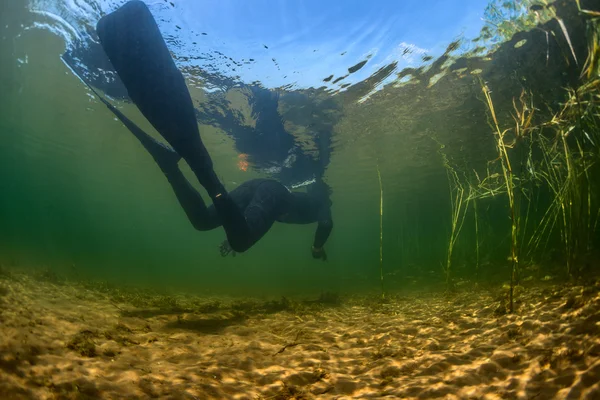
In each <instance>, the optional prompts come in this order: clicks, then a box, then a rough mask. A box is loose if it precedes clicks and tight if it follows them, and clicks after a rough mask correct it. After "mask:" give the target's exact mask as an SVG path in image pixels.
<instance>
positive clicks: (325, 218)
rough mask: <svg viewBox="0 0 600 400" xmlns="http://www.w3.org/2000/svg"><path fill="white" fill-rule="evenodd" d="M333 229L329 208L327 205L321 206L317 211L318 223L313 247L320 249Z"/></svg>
mask: <svg viewBox="0 0 600 400" xmlns="http://www.w3.org/2000/svg"><path fill="white" fill-rule="evenodd" d="M332 229H333V220H332V219H331V207H330V206H329V205H326V206H323V207H322V208H321V210H320V211H319V221H318V225H317V232H315V241H314V243H313V246H314V247H316V248H321V247H323V246H324V245H325V242H326V241H327V239H328V238H329V234H330V233H331V230H332Z"/></svg>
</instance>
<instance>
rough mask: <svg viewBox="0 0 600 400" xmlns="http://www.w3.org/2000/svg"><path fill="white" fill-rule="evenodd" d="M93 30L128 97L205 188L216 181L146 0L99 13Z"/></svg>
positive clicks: (179, 78)
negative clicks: (98, 18)
mask: <svg viewBox="0 0 600 400" xmlns="http://www.w3.org/2000/svg"><path fill="white" fill-rule="evenodd" d="M96 30H97V32H98V36H99V38H100V42H101V44H102V47H103V48H104V51H105V52H106V54H107V56H108V58H109V59H110V61H111V63H112V65H113V67H114V68H115V70H116V71H117V73H118V74H119V77H120V78H121V81H122V82H123V84H124V85H125V87H126V88H127V92H128V93H129V97H130V98H131V100H132V101H133V102H134V103H135V104H136V105H137V107H138V108H139V110H140V111H141V112H142V114H144V116H145V117H146V118H147V119H148V121H150V123H151V124H152V125H153V126H154V128H156V130H157V131H158V132H159V133H160V134H161V135H162V136H163V137H164V138H165V140H166V141H167V142H168V143H169V144H170V145H171V147H173V149H175V151H176V152H177V153H178V154H180V155H181V156H182V157H183V158H184V159H185V160H186V162H187V163H188V164H189V165H190V168H191V169H192V170H193V171H194V172H195V174H196V176H197V177H198V179H199V181H200V183H201V184H202V185H203V186H204V187H205V188H206V189H207V190H208V191H209V192H210V191H211V187H212V186H215V185H217V186H220V183H218V182H215V178H216V174H215V173H214V171H213V167H212V160H211V158H210V155H209V154H208V151H207V150H206V148H205V147H204V144H203V143H202V141H201V139H200V132H199V130H198V123H197V121H196V115H195V111H194V107H193V103H192V99H191V96H190V93H189V91H188V88H187V86H186V84H185V80H184V78H183V75H182V74H181V72H180V71H179V69H178V68H177V66H176V65H175V62H174V61H173V58H172V57H171V54H170V52H169V49H168V48H167V45H166V43H165V40H164V39H163V37H162V35H161V33H160V30H159V29H158V25H157V24H156V21H155V20H154V17H153V16H152V14H151V13H150V10H149V9H148V7H147V6H146V4H144V3H143V2H142V1H139V0H133V1H129V2H127V3H125V5H123V6H122V7H120V8H119V9H117V10H116V11H114V12H112V13H110V14H107V15H105V16H103V17H102V18H101V19H100V20H99V21H98V24H97V26H96ZM217 181H218V179H217ZM207 186H209V187H207Z"/></svg>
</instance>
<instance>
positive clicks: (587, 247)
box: [434, 8, 600, 312]
mask: <svg viewBox="0 0 600 400" xmlns="http://www.w3.org/2000/svg"><path fill="white" fill-rule="evenodd" d="M580 13H581V15H583V16H585V17H586V29H587V38H588V44H587V46H588V52H587V53H588V56H587V59H586V60H585V63H584V64H583V65H582V66H581V74H580V80H579V82H578V84H577V85H576V86H575V87H567V88H566V89H564V100H563V101H562V102H560V105H559V107H558V109H555V108H553V107H552V106H551V105H549V104H546V103H544V102H543V101H540V100H539V98H538V97H536V94H535V93H534V92H532V91H530V90H526V89H523V90H522V92H521V95H520V96H518V97H517V98H513V99H512V109H511V110H498V109H497V107H496V105H495V103H494V93H493V92H492V90H491V89H490V88H489V86H488V85H487V83H486V82H484V81H483V80H482V79H481V78H479V82H480V87H481V93H482V96H481V101H483V102H484V104H485V105H486V108H487V112H488V125H489V131H487V132H488V133H486V134H487V135H491V136H493V141H494V144H495V148H496V155H497V158H494V159H491V160H489V161H488V162H487V165H486V167H485V169H484V170H483V171H482V170H481V168H479V171H478V168H477V166H473V165H469V164H468V163H462V164H460V165H459V163H458V162H453V161H452V160H451V159H450V157H449V156H448V155H447V154H446V153H445V152H444V147H445V146H444V145H443V144H442V143H439V142H438V143H439V145H440V150H439V152H440V154H441V157H442V160H443V164H444V167H445V168H446V171H447V177H448V184H449V190H450V198H451V204H450V213H451V230H450V235H449V240H448V246H447V258H446V262H445V265H444V266H443V271H444V274H445V277H446V283H447V285H448V286H449V288H450V286H451V276H452V265H453V264H452V263H453V251H454V249H455V245H456V243H457V239H458V237H459V235H460V233H461V230H462V228H463V225H464V223H465V220H466V218H467V215H468V214H469V212H470V210H471V209H472V215H473V220H474V229H475V237H476V243H475V245H474V246H473V247H474V249H473V251H474V252H475V253H476V260H477V261H476V263H477V266H476V268H477V271H478V270H479V260H480V246H479V244H480V240H481V239H480V237H479V229H478V227H479V224H480V223H481V219H480V216H479V215H478V207H479V208H481V207H483V206H485V204H486V202H488V203H489V202H493V201H497V200H498V199H504V200H503V201H505V204H506V208H505V210H506V211H505V212H506V214H507V215H506V217H507V218H508V220H509V221H510V224H507V225H508V226H507V230H508V235H509V237H510V252H509V254H507V259H508V260H509V262H510V263H511V268H510V287H509V299H508V304H507V307H508V311H509V312H512V311H513V310H514V302H515V300H514V297H515V288H516V287H517V286H518V285H519V283H520V277H521V269H522V266H523V265H530V266H531V265H535V264H536V263H538V262H540V261H541V260H540V257H542V256H543V255H544V254H545V252H546V251H547V250H549V249H550V248H558V249H559V250H560V254H561V260H562V262H563V263H564V274H565V275H566V276H568V277H569V278H573V279H576V278H582V277H583V276H584V275H586V274H589V273H591V272H593V271H591V265H592V263H597V256H598V254H596V252H595V250H594V243H597V238H598V236H597V235H598V223H599V220H600V196H599V194H600V187H599V186H598V185H599V182H600V165H599V161H600V96H599V95H598V93H599V89H600V67H599V65H600V61H599V60H600V22H599V20H598V16H599V14H598V13H597V12H593V11H588V10H584V9H581V8H580ZM563 33H564V34H565V36H566V41H567V43H569V47H570V48H569V49H567V50H566V51H565V52H564V53H563V56H564V57H565V58H566V59H568V62H573V63H575V64H576V65H579V64H578V63H577V58H576V56H575V53H574V52H573V51H572V47H571V46H570V44H571V39H570V38H569V37H568V33H567V32H566V30H563ZM500 115H502V117H500ZM434 140H435V138H434ZM594 257H596V258H594Z"/></svg>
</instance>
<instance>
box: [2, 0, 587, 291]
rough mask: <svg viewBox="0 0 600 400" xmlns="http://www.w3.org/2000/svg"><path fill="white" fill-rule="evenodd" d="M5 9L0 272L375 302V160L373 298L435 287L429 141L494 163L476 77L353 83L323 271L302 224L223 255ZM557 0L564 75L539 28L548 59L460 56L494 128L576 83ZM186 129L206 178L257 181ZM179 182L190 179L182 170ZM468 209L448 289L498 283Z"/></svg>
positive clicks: (496, 203) (504, 266) (473, 160)
mask: <svg viewBox="0 0 600 400" xmlns="http://www.w3.org/2000/svg"><path fill="white" fill-rule="evenodd" d="M17 3H19V2H14V3H13V2H10V4H8V2H6V1H5V2H3V5H2V6H3V7H4V9H3V10H2V16H1V17H0V18H1V19H2V23H1V27H0V29H2V30H1V32H2V34H1V36H2V45H1V46H0V63H1V64H0V80H1V81H0V82H1V83H0V85H1V87H0V90H1V95H0V188H1V193H2V196H1V197H0V262H2V263H3V264H4V265H15V266H22V267H27V268H39V267H46V266H47V267H50V268H52V269H54V270H56V271H58V272H59V273H64V274H70V275H73V276H79V277H82V278H85V279H107V280H110V281H114V282H120V283H126V284H131V283H135V284H143V285H151V286H154V287H158V288H167V287H176V288H180V289H185V290H193V291H198V292H204V291H211V292H215V293H236V294H254V295H256V294H271V293H272V294H281V293H284V294H288V295H291V294H305V293H315V292H316V293H318V292H321V291H333V292H377V291H379V290H380V264H379V251H380V225H379V217H380V215H379V212H380V210H379V202H380V189H379V184H378V180H377V165H378V164H379V168H380V170H381V174H382V179H383V188H384V195H383V203H384V209H383V242H382V247H383V271H384V281H385V288H386V290H388V291H398V290H404V289H406V288H408V287H414V286H415V285H418V286H420V287H427V285H429V284H436V285H437V284H439V285H443V283H444V279H445V277H444V274H443V269H442V266H443V264H444V263H445V261H446V251H447V244H448V237H449V232H450V218H451V214H450V199H449V197H448V193H449V188H448V180H447V176H446V170H445V168H444V166H443V164H442V158H441V156H440V154H439V153H438V149H439V146H438V145H437V144H436V142H435V141H433V140H432V139H431V138H430V136H432V135H434V136H435V137H437V138H438V140H439V141H440V142H442V143H444V144H445V145H446V149H445V151H446V152H447V153H448V154H450V155H452V157H453V158H454V159H456V160H467V161H468V163H469V165H470V166H471V167H470V168H476V169H477V170H479V171H480V172H481V171H485V166H486V162H487V161H488V160H492V159H494V158H495V157H496V153H495V149H494V142H493V134H492V130H491V128H490V126H489V125H488V119H487V114H486V111H487V110H486V106H485V103H484V102H483V99H482V94H481V87H480V85H479V81H478V80H477V74H472V73H469V72H467V73H466V74H463V75H461V74H459V73H448V74H447V75H446V76H444V77H443V78H441V79H440V80H439V81H438V82H437V83H436V84H435V85H433V86H431V87H428V85H427V84H426V83H427V80H426V79H422V83H420V84H408V85H405V86H401V87H393V86H392V85H390V86H387V87H385V88H384V89H383V90H381V91H379V92H377V93H375V94H374V95H372V96H371V97H370V99H369V100H367V101H365V102H360V103H359V102H357V99H358V98H360V97H361V96H362V95H364V94H365V93H364V92H365V91H364V90H363V89H362V88H361V86H360V85H357V86H356V87H354V88H352V87H351V88H350V90H348V91H347V92H345V93H342V94H339V95H336V96H337V97H334V98H335V101H336V102H338V103H339V104H340V105H341V106H342V108H343V116H342V117H341V120H340V121H339V122H338V124H337V125H336V127H335V132H336V133H337V134H339V135H340V137H341V138H342V140H341V142H342V143H341V145H340V146H338V147H337V148H336V149H335V150H334V152H333V155H332V160H331V164H330V166H329V168H328V170H327V173H326V180H327V182H328V183H329V184H330V185H331V187H332V188H333V197H332V200H333V204H334V205H333V210H332V212H333V219H334V223H335V227H334V230H333V232H332V235H331V237H330V238H329V240H328V242H327V244H326V250H327V253H328V256H329V261H328V262H326V263H324V262H321V261H316V260H313V259H312V257H311V254H310V246H311V243H312V239H313V234H314V229H315V228H316V226H315V225H314V224H311V225H307V226H294V225H283V224H275V225H274V226H273V228H272V229H271V231H270V232H269V233H268V234H267V235H266V236H265V238H263V239H262V240H261V241H260V242H259V243H258V244H257V245H255V246H254V247H253V248H252V249H251V250H250V251H248V252H246V253H244V254H240V255H238V256H237V257H235V258H231V257H228V258H222V257H221V256H220V254H219V252H218V245H219V243H220V242H221V241H222V240H223V239H224V238H225V235H224V232H223V230H222V229H217V230H214V231H210V232H197V231H195V230H194V229H193V227H192V226H191V224H189V222H188V221H187V219H186V217H185V214H184V213H183V211H182V210H181V209H180V207H179V204H178V203H177V201H176V198H175V196H174V195H173V193H172V191H171V189H170V187H169V185H168V183H167V181H166V179H164V177H163V176H162V174H161V172H160V170H159V169H158V168H157V167H156V166H155V165H154V163H153V162H152V159H151V158H150V157H149V156H148V155H147V154H146V153H145V151H144V150H143V148H142V147H141V146H140V145H139V143H138V142H137V141H136V140H135V139H134V138H133V137H132V135H130V134H129V132H128V131H126V129H125V128H124V127H123V126H122V125H121V124H119V123H117V122H116V121H114V119H113V116H112V114H110V113H109V112H107V111H106V109H105V108H104V107H103V106H102V105H101V104H100V103H99V102H98V101H97V100H92V99H91V98H90V97H89V96H88V94H87V93H88V92H87V91H86V90H85V88H84V86H83V84H82V83H81V81H79V80H78V79H77V78H76V77H74V75H73V74H72V72H71V71H70V70H69V69H68V68H67V67H66V66H65V65H64V64H63V63H62V61H61V60H60V55H61V54H62V53H63V52H64V50H65V44H64V42H63V41H62V40H61V39H60V38H59V37H56V36H54V35H52V34H50V33H48V32H45V31H43V30H30V31H25V32H23V31H21V30H20V29H19V25H18V24H15V23H14V22H15V21H27V20H28V18H30V16H29V15H28V14H27V12H26V9H25V7H21V6H19V5H18V4H17ZM567 3H568V4H567V5H566V6H565V8H564V9H562V12H563V14H562V18H563V19H564V21H565V23H566V25H567V26H568V28H569V33H570V37H571V39H572V40H571V41H572V43H573V46H574V51H575V52H576V54H577V55H578V56H579V57H578V59H579V64H577V65H575V64H574V63H573V62H572V60H570V59H569V54H568V53H569V50H568V47H565V41H564V40H563V37H561V32H560V29H558V28H557V27H558V25H557V24H552V25H550V27H551V29H552V32H553V34H554V35H556V36H557V37H558V39H557V40H556V41H554V42H552V43H551V44H550V45H548V46H549V47H548V48H550V49H551V51H550V53H549V57H550V61H549V62H548V63H547V60H546V56H547V53H548V48H547V44H546V42H545V36H543V35H542V36H541V34H540V33H539V32H538V31H535V30H533V31H530V32H527V33H523V34H522V36H521V37H517V38H514V39H512V41H508V43H505V44H504V45H502V46H500V47H499V50H497V51H496V53H494V54H492V55H491V56H490V57H491V59H490V60H488V61H483V60H482V59H481V58H472V59H463V61H464V62H465V63H466V64H467V65H469V64H473V65H469V69H470V70H471V71H472V70H475V69H477V68H481V69H482V71H483V72H482V73H481V75H482V76H484V78H485V81H486V82H487V84H488V85H489V87H490V88H492V91H493V95H494V101H495V106H496V109H497V110H499V118H500V119H501V120H503V121H510V118H511V117H510V115H509V113H510V112H511V111H512V110H513V109H512V98H513V97H515V96H517V97H518V96H519V94H520V92H521V89H522V88H523V87H524V88H526V89H527V90H530V91H531V92H533V93H534V94H535V96H536V101H538V102H537V103H536V104H539V105H540V107H542V105H544V106H546V105H547V106H548V108H549V109H550V111H548V112H546V111H544V112H541V113H540V114H539V115H540V118H542V115H549V114H550V113H551V112H556V111H557V109H558V104H559V102H561V101H563V100H564V98H565V92H564V87H567V86H576V85H577V83H578V82H579V74H580V72H581V68H582V60H585V58H586V54H587V47H586V46H587V40H586V31H585V19H584V18H583V17H582V16H581V15H579V14H578V13H577V10H576V8H575V5H574V2H567ZM9 20H10V22H11V23H10V24H7V23H6V22H7V21H9ZM6 26H8V27H6ZM521 38H528V44H527V45H526V46H524V47H519V48H515V46H514V45H515V43H517V42H518V41H519V40H521ZM565 49H566V50H565ZM565 53H566V56H565ZM25 55H26V56H27V63H24V64H19V62H18V61H17V60H18V59H24V57H25ZM465 60H466V61H465ZM441 63H442V62H441V61H440V64H441ZM438 67H439V66H435V64H434V67H432V69H431V70H429V71H424V72H423V73H422V76H425V77H427V76H433V75H434V73H435V72H436V68H438ZM192 95H193V96H194V92H192ZM195 98H197V97H195ZM124 110H125V112H126V114H127V115H130V116H131V117H132V119H134V120H135V121H136V122H138V123H140V125H141V126H143V127H145V128H147V127H148V126H149V125H148V123H147V122H145V121H144V120H143V118H142V117H141V115H140V114H139V112H138V111H137V110H136V109H135V108H134V107H132V106H126V107H125V108H124ZM200 128H201V134H202V138H203V141H204V142H205V144H206V146H207V148H208V149H209V151H210V152H211V155H212V157H213V160H214V164H215V166H216V170H217V172H218V174H219V175H220V176H226V177H227V181H228V182H230V181H236V182H240V181H242V180H245V179H248V178H251V177H255V176H258V175H257V174H256V173H254V172H252V171H249V172H246V173H244V172H242V171H240V170H238V169H237V167H236V163H237V160H238V159H237V155H238V154H237V152H236V151H235V150H234V147H233V143H232V142H231V141H230V140H229V139H227V138H226V137H225V136H224V135H220V134H219V132H217V131H216V130H215V129H214V128H212V127H207V126H201V127H200ZM184 171H185V174H186V175H187V176H188V177H190V178H191V176H192V175H191V173H190V171H189V168H187V167H184ZM192 181H193V179H192ZM194 184H195V185H196V183H195V182H194ZM196 186H197V185H196ZM232 187H233V186H232V185H230V184H228V188H229V189H231V188H232ZM597 189H598V188H597V187H595V188H594V193H593V197H594V199H596V196H597V191H596V190H597ZM205 198H206V197H205ZM543 202H544V200H543V199H542V200H541V203H540V204H543ZM595 204H597V203H595ZM478 207H479V210H480V211H479V217H478V218H479V219H478V221H479V227H478V229H479V236H478V237H476V235H475V224H474V221H475V219H474V215H473V214H472V210H471V211H469V212H468V214H467V216H466V217H465V224H464V227H463V231H462V232H461V235H460V237H459V240H458V242H457V245H456V248H455V252H454V257H453V266H454V267H453V268H454V269H453V278H454V279H462V278H473V277H475V275H476V272H478V273H479V276H480V277H482V279H492V280H494V281H496V282H507V281H508V280H509V278H510V272H509V271H510V263H509V262H508V261H507V257H508V256H509V255H510V220H509V217H508V211H507V202H506V198H505V197H502V196H499V197H498V198H495V199H493V200H489V201H481V202H480V203H479V204H478ZM538 213H540V215H542V214H543V211H539V212H538ZM531 215H532V216H534V215H535V212H533V213H532V214H531ZM532 218H533V217H532ZM594 235H595V236H594V238H593V239H592V243H593V246H592V248H593V249H596V248H597V245H598V233H597V231H595V232H594ZM477 240H479V241H480V249H479V251H480V256H479V258H480V259H479V264H478V265H477V260H476V255H475V246H476V245H475V244H476V242H477ZM549 243H550V244H549V247H547V248H546V249H545V250H544V251H541V250H540V251H538V252H537V253H536V256H535V257H534V258H535V260H536V263H539V264H540V265H541V267H540V268H542V271H540V272H538V274H539V276H538V277H541V276H545V275H548V274H550V275H552V276H557V274H559V272H557V271H564V268H562V266H563V265H564V261H563V260H562V258H561V254H560V250H553V249H554V248H557V247H558V246H559V244H560V237H559V233H558V231H556V233H555V234H554V235H553V236H552V239H551V240H550V241H549ZM477 269H478V271H476V270H477Z"/></svg>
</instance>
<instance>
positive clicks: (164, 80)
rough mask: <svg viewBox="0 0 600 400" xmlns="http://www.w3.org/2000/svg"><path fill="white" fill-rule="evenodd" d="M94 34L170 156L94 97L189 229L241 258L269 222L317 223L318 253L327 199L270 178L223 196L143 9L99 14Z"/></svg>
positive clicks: (178, 81)
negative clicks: (224, 243)
mask: <svg viewBox="0 0 600 400" xmlns="http://www.w3.org/2000/svg"><path fill="white" fill-rule="evenodd" d="M97 32H98V36H99V38H100V42H101V44H102V47H103V48H104V51H105V52H106V54H107V55H108V57H109V59H110V61H111V63H112V64H113V66H114V67H115V69H116V71H117V73H118V75H119V77H120V78H121V80H122V82H123V84H124V85H125V87H126V88H127V91H128V93H129V96H130V97H131V99H132V100H133V102H134V103H135V104H136V105H137V107H138V108H139V109H140V111H141V112H142V114H144V116H145V117H146V118H147V119H148V121H150V123H151V124H152V125H153V126H154V127H155V128H156V130H157V131H158V132H159V133H160V134H161V135H162V137H163V138H165V140H166V141H167V142H168V143H169V144H170V145H171V146H172V147H173V149H170V148H168V147H166V146H164V145H162V144H160V143H158V142H156V141H155V140H154V139H152V138H151V137H150V136H149V135H147V134H146V133H145V132H144V131H143V130H142V129H140V128H139V127H138V126H137V125H136V124H134V123H133V122H132V121H131V120H129V119H128V118H127V117H126V116H125V115H123V114H122V113H121V112H120V111H119V110H117V109H116V108H115V107H113V106H112V105H111V104H110V103H108V102H107V101H106V100H105V99H103V98H102V97H101V96H99V95H98V94H97V93H96V95H98V97H99V98H100V100H101V101H102V102H103V103H104V104H106V106H107V107H108V108H109V109H110V110H111V111H112V112H113V113H114V114H115V115H116V116H117V117H118V118H119V119H120V120H121V122H123V123H124V124H125V126H126V127H127V128H128V129H129V130H130V131H131V132H132V133H133V134H134V135H135V136H136V138H137V139H138V140H139V141H140V142H141V143H142V145H143V146H144V147H145V148H146V149H147V150H148V152H149V153H150V154H151V155H152V157H153V158H154V159H155V161H156V162H157V164H158V165H159V167H160V168H161V170H162V171H163V173H164V174H165V176H166V177H167V179H168V180H169V183H170V184H171V187H172V188H173V191H174V192H175V195H176V196H177V199H178V200H179V203H180V204H181V206H182V207H183V209H184V211H185V212H186V214H187V216H188V218H189V220H190V222H191V223H192V225H193V226H194V227H195V228H196V229H198V230H203V231H204V230H211V229H215V228H217V227H219V226H223V228H224V229H225V233H226V234H227V240H228V242H229V245H230V246H231V248H232V249H233V250H235V251H238V252H243V251H245V250H247V249H249V248H250V247H251V246H252V245H254V244H255V243H256V242H257V241H258V240H259V239H260V238H262V237H263V236H264V234H265V233H267V231H268V230H269V229H270V228H271V226H272V225H273V223H274V222H275V221H279V222H283V223H291V224H308V223H312V222H318V223H319V225H318V228H317V232H316V235H315V239H314V243H313V246H314V247H315V248H318V249H320V248H321V247H322V246H323V244H324V243H325V241H326V240H327V238H328V236H329V234H330V232H331V229H332V227H333V224H332V221H331V212H330V206H331V202H330V201H329V198H328V196H322V195H309V194H306V193H295V192H290V191H288V189H287V188H286V187H285V186H284V185H283V184H281V183H279V182H277V181H275V180H271V179H255V180H251V181H248V182H245V183H243V184H242V185H240V186H239V187H237V188H236V189H234V190H232V191H231V192H230V193H228V192H227V191H226V190H225V188H224V186H223V185H222V183H221V182H220V181H219V179H218V178H217V175H216V173H215V172H214V169H213V165H212V160H211V158H210V155H209V154H208V151H207V150H206V148H205V147H204V144H203V143H202V140H201V139H200V134H199V131H198V123H197V121H196V117H195V114H194V108H193V105H192V101H191V97H190V94H189V91H188V90H187V86H186V84H185V81H184V79H183V76H182V75H181V72H180V71H179V70H178V69H177V67H176V66H175V63H174V62H173V59H172V58H171V55H170V52H169V50H168V48H167V46H166V44H165V42H164V39H163V38H162V35H161V34H160V31H159V30H158V26H157V25H156V21H154V18H153V17H152V14H151V13H150V11H149V10H148V8H147V6H146V5H145V4H144V3H143V2H141V1H137V0H135V1H130V2H128V3H126V4H125V5H123V6H122V7H120V8H119V9H118V10H116V11H114V12H112V13H110V14H108V15H105V16H104V17H102V18H101V19H100V21H99V22H98V25H97ZM92 90H94V89H93V88H92ZM94 92H95V91H94ZM180 158H183V159H184V160H185V161H186V162H187V163H188V165H189V166H190V168H191V169H192V171H193V172H194V174H195V175H196V177H197V178H198V181H199V182H200V184H201V185H202V186H203V187H204V188H205V189H206V191H207V192H208V195H209V196H210V198H211V200H212V202H213V204H212V205H211V206H210V207H207V206H206V205H205V203H204V200H203V199H202V197H201V196H200V194H199V193H198V192H197V191H196V190H195V189H194V188H193V187H192V185H190V183H189V182H188V181H187V179H186V178H185V177H184V176H183V174H182V173H181V171H180V170H179V168H178V166H177V162H178V160H179V159H180ZM313 255H314V253H313Z"/></svg>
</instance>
